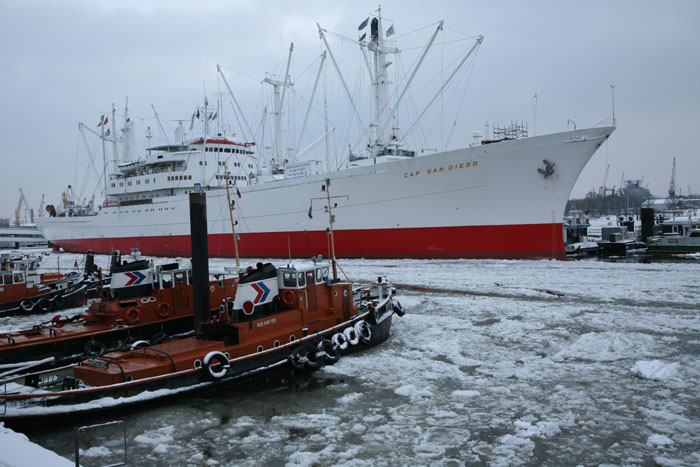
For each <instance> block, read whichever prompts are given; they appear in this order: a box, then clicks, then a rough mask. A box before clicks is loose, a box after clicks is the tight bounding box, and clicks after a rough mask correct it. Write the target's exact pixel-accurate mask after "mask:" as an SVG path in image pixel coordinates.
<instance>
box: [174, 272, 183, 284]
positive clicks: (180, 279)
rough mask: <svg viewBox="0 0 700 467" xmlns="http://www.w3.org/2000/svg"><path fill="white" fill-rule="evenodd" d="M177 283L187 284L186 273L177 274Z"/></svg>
mask: <svg viewBox="0 0 700 467" xmlns="http://www.w3.org/2000/svg"><path fill="white" fill-rule="evenodd" d="M175 283H176V284H184V283H185V273H184V272H176V273H175Z"/></svg>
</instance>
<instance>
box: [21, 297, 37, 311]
mask: <svg viewBox="0 0 700 467" xmlns="http://www.w3.org/2000/svg"><path fill="white" fill-rule="evenodd" d="M19 306H21V307H22V309H23V310H24V311H32V310H33V309H34V303H32V301H31V300H22V301H21V302H20V303H19Z"/></svg>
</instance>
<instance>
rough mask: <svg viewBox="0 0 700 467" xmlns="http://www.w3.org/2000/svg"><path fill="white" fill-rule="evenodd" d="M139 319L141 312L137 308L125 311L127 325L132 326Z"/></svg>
mask: <svg viewBox="0 0 700 467" xmlns="http://www.w3.org/2000/svg"><path fill="white" fill-rule="evenodd" d="M140 319H141V312H140V311H139V309H138V308H129V309H128V310H126V322H127V323H128V324H129V325H134V324H136V323H138V322H139V320H140Z"/></svg>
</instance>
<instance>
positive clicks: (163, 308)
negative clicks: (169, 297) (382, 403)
mask: <svg viewBox="0 0 700 467" xmlns="http://www.w3.org/2000/svg"><path fill="white" fill-rule="evenodd" d="M156 315H158V317H159V318H161V319H165V318H167V317H168V316H170V303H165V302H163V303H159V304H158V307H157V308H156Z"/></svg>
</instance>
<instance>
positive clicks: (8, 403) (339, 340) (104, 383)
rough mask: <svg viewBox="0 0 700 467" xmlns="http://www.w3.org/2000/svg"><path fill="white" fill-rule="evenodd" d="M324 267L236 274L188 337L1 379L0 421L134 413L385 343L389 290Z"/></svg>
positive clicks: (393, 305)
mask: <svg viewBox="0 0 700 467" xmlns="http://www.w3.org/2000/svg"><path fill="white" fill-rule="evenodd" d="M330 267H331V263H324V262H321V261H317V262H313V263H305V264H299V265H287V266H285V267H275V266H274V265H272V264H269V263H268V264H263V263H258V265H257V266H256V267H252V268H248V269H247V270H245V271H242V272H241V273H240V276H239V280H238V285H237V290H236V293H235V297H234V298H233V299H232V300H227V299H224V300H223V301H221V302H220V303H219V306H218V308H217V309H216V310H215V311H214V312H213V313H210V316H208V317H205V319H204V320H203V321H202V322H200V323H198V324H199V326H198V331H197V333H196V335H194V336H191V337H186V338H181V339H174V340H170V341H167V342H164V343H161V344H156V345H149V344H147V343H143V344H142V345H143V346H141V343H138V345H135V346H133V348H131V349H129V350H119V351H115V352H109V353H106V354H104V355H101V356H94V357H90V358H86V359H83V360H81V361H80V362H78V363H74V364H71V365H66V366H63V367H60V368H54V369H51V370H44V371H35V372H31V373H28V374H24V375H18V376H13V377H8V378H6V379H5V380H4V383H3V385H4V387H3V388H0V406H4V407H5V408H6V410H5V411H4V414H1V413H0V419H6V420H9V419H21V418H33V417H43V416H49V415H61V414H66V413H71V414H75V413H81V412H87V411H94V410H101V409H107V408H110V407H117V406H123V405H130V404H136V403H139V402H143V401H146V400H151V399H154V398H159V397H165V396H168V395H172V394H175V393H182V392H186V391H192V390H195V389H198V388H202V387H206V386H211V385H224V384H236V383H242V382H244V381H250V379H251V378H257V377H259V376H262V375H263V374H265V373H267V372H270V371H278V370H279V371H282V370H284V371H292V372H298V371H313V370H315V369H317V368H319V367H321V366H323V365H328V364H333V363H335V362H336V361H338V359H339V358H342V356H343V355H345V354H348V353H351V352H355V351H359V350H362V349H366V348H369V347H372V346H374V345H377V344H379V343H381V342H383V341H384V340H386V339H387V338H388V336H389V333H390V328H391V323H392V316H393V315H394V313H395V312H396V313H397V314H400V315H403V311H404V310H403V308H402V307H401V306H400V304H399V303H398V302H397V301H396V300H395V298H394V294H395V289H394V288H393V287H392V286H391V285H390V284H389V283H388V282H387V281H386V280H383V279H382V278H379V279H378V281H377V282H376V283H372V284H366V285H362V286H353V284H352V283H351V282H349V281H347V280H341V279H335V278H333V276H334V275H330V274H329V271H330ZM113 280H114V279H113ZM138 301H140V300H137V302H138ZM130 307H131V305H128V306H124V307H121V308H122V310H124V309H125V310H127V311H128V310H129V309H130ZM155 308H157V306H156V307H155ZM153 313H155V310H154V311H153ZM140 315H141V316H140V319H143V317H144V315H145V310H144V309H142V310H141V313H140Z"/></svg>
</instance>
